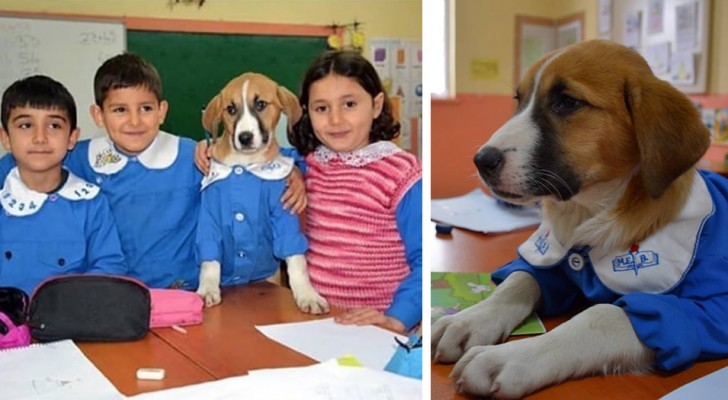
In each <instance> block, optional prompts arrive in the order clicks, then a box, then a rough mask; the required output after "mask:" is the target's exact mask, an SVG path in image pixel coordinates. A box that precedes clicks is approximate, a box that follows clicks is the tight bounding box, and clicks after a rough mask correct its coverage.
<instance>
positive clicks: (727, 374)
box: [660, 367, 728, 400]
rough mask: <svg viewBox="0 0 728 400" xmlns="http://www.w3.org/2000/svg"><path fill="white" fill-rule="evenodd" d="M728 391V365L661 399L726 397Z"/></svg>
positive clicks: (681, 399) (694, 399) (689, 399)
mask: <svg viewBox="0 0 728 400" xmlns="http://www.w3.org/2000/svg"><path fill="white" fill-rule="evenodd" d="M726 393H728V367H726V368H723V369H719V370H718V371H715V372H713V373H712V374H709V375H705V376H704V377H702V378H700V379H698V380H695V381H692V382H690V383H688V384H686V385H684V386H681V387H679V388H677V389H675V390H674V391H672V392H670V393H668V394H667V395H666V396H664V397H662V398H661V399H660V400H697V399H724V398H726Z"/></svg>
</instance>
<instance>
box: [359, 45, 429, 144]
mask: <svg viewBox="0 0 728 400" xmlns="http://www.w3.org/2000/svg"><path fill="white" fill-rule="evenodd" d="M369 46H370V49H371V53H370V57H369V60H370V61H371V63H372V65H373V66H374V69H375V70H376V71H377V74H379V78H380V79H381V80H382V85H383V86H384V90H385V91H386V92H387V95H388V96H389V97H390V98H391V100H392V105H393V109H394V111H395V117H396V118H397V120H398V121H399V122H400V125H401V128H400V135H399V138H398V139H397V140H396V143H397V144H398V145H399V146H400V147H402V148H404V149H407V150H412V149H413V143H412V124H411V123H410V120H412V119H413V118H417V117H421V116H422V43H421V42H416V41H410V40H400V39H381V38H380V39H372V40H371V41H370V43H369ZM414 147H416V146H414Z"/></svg>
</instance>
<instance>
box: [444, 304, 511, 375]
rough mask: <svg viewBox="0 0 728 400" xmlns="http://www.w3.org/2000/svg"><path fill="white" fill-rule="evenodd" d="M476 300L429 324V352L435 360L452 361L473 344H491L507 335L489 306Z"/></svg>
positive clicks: (498, 318)
mask: <svg viewBox="0 0 728 400" xmlns="http://www.w3.org/2000/svg"><path fill="white" fill-rule="evenodd" d="M483 306H485V304H483V303H480V304H476V305H475V306H473V307H470V308H468V309H465V310H463V311H460V312H459V313H457V314H455V315H446V316H444V317H442V318H440V319H439V320H437V321H436V322H435V324H434V325H432V354H433V357H434V359H435V361H436V362H442V363H453V362H455V361H457V360H458V359H459V358H460V357H461V356H462V355H463V353H465V352H466V351H467V350H468V349H470V348H471V347H473V346H482V345H489V344H495V343H498V342H499V341H501V340H503V338H505V337H507V336H508V334H509V333H510V331H506V328H504V324H503V323H502V322H500V320H502V319H504V317H506V318H507V315H503V314H501V316H500V317H499V316H498V315H496V314H495V313H494V312H493V311H495V310H493V309H492V307H483Z"/></svg>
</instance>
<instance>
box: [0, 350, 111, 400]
mask: <svg viewBox="0 0 728 400" xmlns="http://www.w3.org/2000/svg"><path fill="white" fill-rule="evenodd" d="M10 399H13V400H86V399H88V400H92V399H93V400H119V399H124V396H123V395H122V394H121V393H119V391H118V390H116V388H115V387H114V385H112V384H111V382H109V380H108V379H106V377H105V376H104V375H103V374H102V373H101V371H99V370H98V369H96V367H95V366H94V365H93V364H92V363H91V361H89V359H88V358H86V356H85V355H84V354H83V353H82V352H81V350H80V349H79V348H78V347H76V345H75V344H74V343H73V342H72V341H70V340H63V341H60V342H52V343H45V344H36V345H32V346H28V347H22V348H17V349H11V350H5V351H0V400H10Z"/></svg>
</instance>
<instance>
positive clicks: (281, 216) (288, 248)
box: [268, 180, 308, 260]
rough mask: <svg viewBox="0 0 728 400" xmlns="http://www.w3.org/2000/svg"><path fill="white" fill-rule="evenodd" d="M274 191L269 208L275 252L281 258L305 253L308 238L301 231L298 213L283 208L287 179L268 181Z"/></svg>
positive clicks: (269, 200) (270, 196)
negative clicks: (282, 199) (282, 200)
mask: <svg viewBox="0 0 728 400" xmlns="http://www.w3.org/2000/svg"><path fill="white" fill-rule="evenodd" d="M268 183H269V184H270V185H269V187H271V188H272V193H271V194H270V195H269V196H268V203H269V204H268V209H269V210H271V211H270V212H271V224H272V227H273V254H274V255H275V257H276V258H278V259H279V260H285V259H286V257H289V256H292V255H296V254H305V253H306V250H308V240H306V236H304V235H303V232H302V231H301V225H300V221H299V219H298V215H297V214H293V215H292V214H291V213H289V212H288V211H286V210H284V209H283V204H282V203H281V201H280V198H281V197H282V196H283V192H284V191H285V190H286V183H285V180H281V181H276V182H268Z"/></svg>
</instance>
